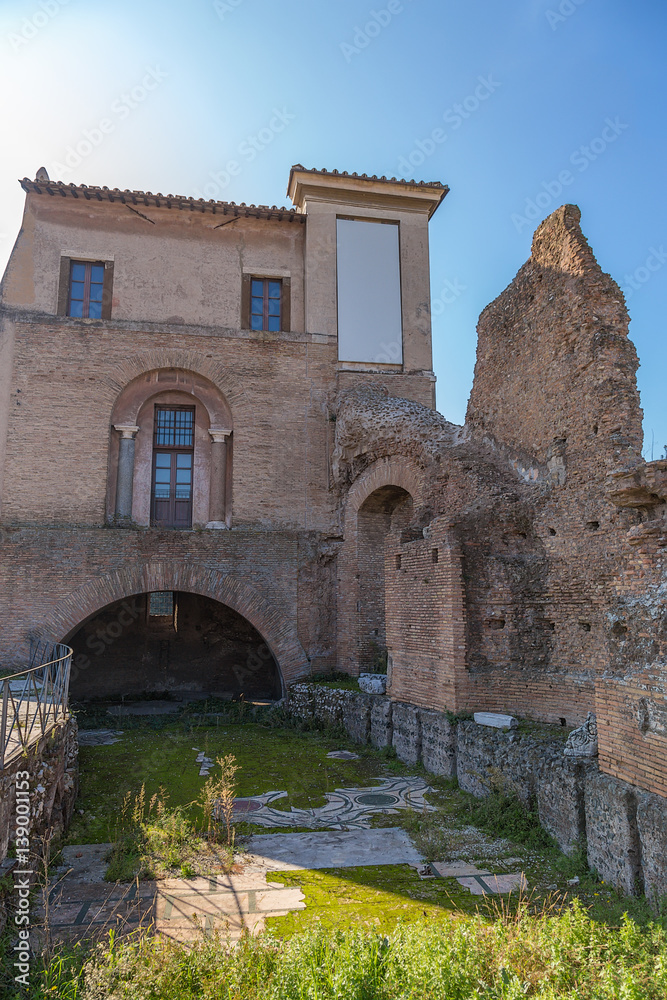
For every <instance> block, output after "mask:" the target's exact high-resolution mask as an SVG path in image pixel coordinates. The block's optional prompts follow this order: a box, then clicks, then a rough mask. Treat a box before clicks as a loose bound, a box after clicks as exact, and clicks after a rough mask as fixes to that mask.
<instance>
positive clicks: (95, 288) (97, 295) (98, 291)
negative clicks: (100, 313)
mask: <svg viewBox="0 0 667 1000" xmlns="http://www.w3.org/2000/svg"><path fill="white" fill-rule="evenodd" d="M103 291H104V285H97V284H91V286H90V301H91V302H101V301H102V292H103Z"/></svg>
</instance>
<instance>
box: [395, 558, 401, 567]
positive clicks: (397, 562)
mask: <svg viewBox="0 0 667 1000" xmlns="http://www.w3.org/2000/svg"><path fill="white" fill-rule="evenodd" d="M400 568H401V557H400V556H396V569H400Z"/></svg>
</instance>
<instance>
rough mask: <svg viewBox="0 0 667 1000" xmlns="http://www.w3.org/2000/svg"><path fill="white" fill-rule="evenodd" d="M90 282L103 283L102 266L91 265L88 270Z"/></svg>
mask: <svg viewBox="0 0 667 1000" xmlns="http://www.w3.org/2000/svg"><path fill="white" fill-rule="evenodd" d="M90 280H91V281H98V282H100V283H102V282H103V281H104V266H103V265H102V264H93V266H92V267H91V269H90Z"/></svg>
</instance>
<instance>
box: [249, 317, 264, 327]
mask: <svg viewBox="0 0 667 1000" xmlns="http://www.w3.org/2000/svg"><path fill="white" fill-rule="evenodd" d="M250 329H251V330H263V329H264V320H263V319H262V317H261V316H251V317H250Z"/></svg>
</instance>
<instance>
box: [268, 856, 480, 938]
mask: <svg viewBox="0 0 667 1000" xmlns="http://www.w3.org/2000/svg"><path fill="white" fill-rule="evenodd" d="M270 880H271V881H272V882H280V884H281V885H289V886H299V887H300V888H301V889H302V890H303V894H304V900H305V903H306V908H305V910H298V911H296V912H292V913H288V914H287V915H286V916H284V917H271V918H269V919H268V920H267V928H270V929H272V930H273V931H274V932H275V933H276V934H279V935H281V936H283V937H288V936H290V935H292V934H295V933H300V932H301V931H304V930H306V929H308V928H313V927H316V926H317V927H324V928H335V929H336V930H349V929H353V928H355V929H358V928H372V929H373V930H378V931H381V932H389V931H391V930H393V929H394V928H395V926H396V924H397V923H415V922H423V921H425V920H426V921H428V923H431V924H432V923H434V922H438V921H446V920H450V919H451V918H452V916H453V915H454V914H456V913H459V912H467V913H475V912H477V909H478V903H479V897H475V896H472V895H471V894H470V893H469V892H468V890H467V889H464V888H463V887H462V886H460V885H459V883H458V882H457V881H456V879H450V878H448V879H441V878H430V879H421V878H420V877H419V875H418V874H417V872H416V871H415V869H414V868H411V867H410V866H409V865H376V866H364V867H363V868H330V869H320V870H318V871H294V872H272V873H271V875H270Z"/></svg>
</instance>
